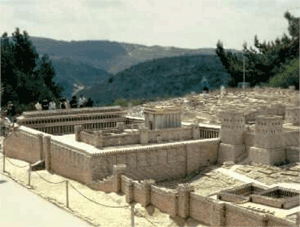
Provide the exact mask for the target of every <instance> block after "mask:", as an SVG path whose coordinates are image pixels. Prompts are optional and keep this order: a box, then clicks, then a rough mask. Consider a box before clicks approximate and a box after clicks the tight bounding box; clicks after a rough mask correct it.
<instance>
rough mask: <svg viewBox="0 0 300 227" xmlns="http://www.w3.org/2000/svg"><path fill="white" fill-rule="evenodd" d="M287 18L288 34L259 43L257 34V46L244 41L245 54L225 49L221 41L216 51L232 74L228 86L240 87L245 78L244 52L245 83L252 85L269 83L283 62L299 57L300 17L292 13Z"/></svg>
mask: <svg viewBox="0 0 300 227" xmlns="http://www.w3.org/2000/svg"><path fill="white" fill-rule="evenodd" d="M284 17H285V19H286V20H287V21H288V31H289V35H286V34H284V35H283V36H282V37H281V38H277V39H276V40H275V41H271V42H266V41H264V42H260V41H259V40H258V37H257V35H255V37H254V47H255V48H253V47H250V48H248V47H247V43H244V44H243V54H234V53H231V52H230V51H229V52H225V50H224V47H223V43H222V42H221V41H220V40H219V41H218V43H217V48H216V53H217V55H218V57H219V58H220V60H221V62H222V64H223V66H224V68H225V69H226V71H227V72H228V73H229V74H230V75H231V79H230V81H229V86H233V87H234V86H237V84H238V82H242V81H243V55H244V56H245V65H246V70H245V72H246V82H250V84H251V86H254V85H256V84H260V83H266V82H268V81H269V79H270V78H271V77H273V76H274V75H276V74H277V73H279V70H280V68H281V66H282V65H284V64H285V63H286V62H289V61H290V60H292V59H295V58H298V57H299V18H296V17H294V16H292V15H291V14H290V13H289V12H286V13H285V14H284Z"/></svg>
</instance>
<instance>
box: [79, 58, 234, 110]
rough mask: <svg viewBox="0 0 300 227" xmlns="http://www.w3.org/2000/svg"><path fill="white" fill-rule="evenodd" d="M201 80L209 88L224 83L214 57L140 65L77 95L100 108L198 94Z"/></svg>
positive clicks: (220, 66)
mask: <svg viewBox="0 0 300 227" xmlns="http://www.w3.org/2000/svg"><path fill="white" fill-rule="evenodd" d="M203 78H206V79H207V81H208V83H209V85H210V88H211V89H213V88H218V87H220V86H221V85H222V84H226V83H227V81H228V79H229V74H227V73H226V72H225V70H224V68H223V66H222V63H221V61H220V60H219V58H218V57H217V56H216V55H193V56H180V57H171V58H161V59H155V60H152V61H147V62H143V63H140V64H137V65H134V66H131V67H130V68H128V69H125V70H124V71H122V72H119V73H117V74H116V75H115V76H111V77H110V78H108V79H107V81H105V82H104V83H102V84H101V85H95V86H93V87H92V88H90V89H85V90H83V91H82V92H80V94H83V95H84V96H86V97H92V99H93V100H94V101H95V102H96V103H97V102H98V103H99V104H101V105H107V104H109V103H111V102H112V101H113V100H114V99H119V98H125V99H141V98H145V99H148V98H156V97H160V96H165V95H171V96H182V95H184V94H185V93H188V92H191V91H195V92H199V91H201V90H202V84H201V80H202V79H203Z"/></svg>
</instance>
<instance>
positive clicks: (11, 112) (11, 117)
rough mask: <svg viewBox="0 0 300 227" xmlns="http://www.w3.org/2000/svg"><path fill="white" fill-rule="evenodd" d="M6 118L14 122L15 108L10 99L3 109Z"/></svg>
mask: <svg viewBox="0 0 300 227" xmlns="http://www.w3.org/2000/svg"><path fill="white" fill-rule="evenodd" d="M5 112H6V114H7V117H8V119H9V120H10V121H11V122H15V119H14V116H15V115H16V108H15V106H14V104H13V103H12V101H9V102H8V104H7V109H6V110H5Z"/></svg>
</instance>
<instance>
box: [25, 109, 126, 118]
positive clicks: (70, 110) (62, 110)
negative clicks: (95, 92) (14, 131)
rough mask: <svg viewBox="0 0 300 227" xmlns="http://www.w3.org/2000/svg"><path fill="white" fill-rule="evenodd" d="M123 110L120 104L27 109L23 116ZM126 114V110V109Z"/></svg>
mask: <svg viewBox="0 0 300 227" xmlns="http://www.w3.org/2000/svg"><path fill="white" fill-rule="evenodd" d="M116 111H123V109H122V108H121V107H120V106H110V107H86V108H75V109H57V110H39V111H25V112H23V114H22V116H23V117H24V118H31V117H43V116H55V115H72V114H89V113H97V112H99V113H101V112H116ZM124 114H126V112H125V111H124Z"/></svg>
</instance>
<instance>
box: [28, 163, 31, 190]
mask: <svg viewBox="0 0 300 227" xmlns="http://www.w3.org/2000/svg"><path fill="white" fill-rule="evenodd" d="M30 177H31V164H30V163H29V169H28V186H30Z"/></svg>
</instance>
